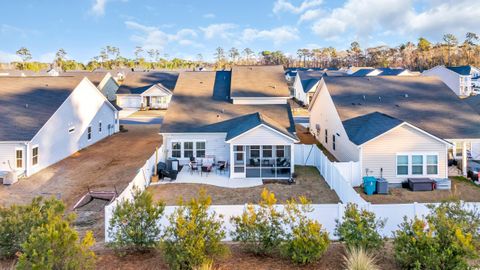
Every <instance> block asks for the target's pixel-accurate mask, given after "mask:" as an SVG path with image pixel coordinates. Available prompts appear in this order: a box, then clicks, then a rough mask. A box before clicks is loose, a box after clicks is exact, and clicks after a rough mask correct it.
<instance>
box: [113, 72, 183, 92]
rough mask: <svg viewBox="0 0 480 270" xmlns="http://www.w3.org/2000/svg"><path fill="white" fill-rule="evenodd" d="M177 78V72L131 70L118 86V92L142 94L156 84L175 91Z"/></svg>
mask: <svg viewBox="0 0 480 270" xmlns="http://www.w3.org/2000/svg"><path fill="white" fill-rule="evenodd" d="M177 79H178V73H177V72H166V71H165V72H130V73H128V74H127V75H126V77H125V79H124V80H123V83H122V85H120V88H118V91H117V94H124V95H140V94H142V93H143V92H145V91H146V90H148V89H149V88H150V87H152V86H153V85H155V84H160V85H162V87H165V88H166V89H168V90H170V91H173V89H174V88H175V84H176V82H177Z"/></svg>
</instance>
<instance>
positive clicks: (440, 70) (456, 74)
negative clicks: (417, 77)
mask: <svg viewBox="0 0 480 270" xmlns="http://www.w3.org/2000/svg"><path fill="white" fill-rule="evenodd" d="M422 75H425V76H437V77H438V78H440V80H442V81H443V82H444V83H445V84H446V85H448V87H450V89H451V90H452V91H453V92H455V94H457V96H460V97H468V96H470V95H471V94H472V93H473V87H472V85H473V84H474V81H475V79H477V78H479V77H480V70H479V69H478V68H476V67H473V66H458V67H445V66H436V67H433V68H431V69H429V70H425V71H424V72H423V73H422ZM472 79H473V80H472Z"/></svg>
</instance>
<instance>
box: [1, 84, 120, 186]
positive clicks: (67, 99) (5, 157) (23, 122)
mask: <svg viewBox="0 0 480 270" xmlns="http://www.w3.org/2000/svg"><path fill="white" fill-rule="evenodd" d="M118 127H119V124H118V111H117V110H116V109H115V107H114V106H113V105H112V104H111V103H110V102H109V101H108V100H107V99H106V98H105V97H104V96H103V95H102V93H100V91H99V90H98V89H97V88H96V87H95V85H93V84H92V83H91V82H90V81H89V80H88V79H87V78H82V77H76V76H68V77H67V76H59V77H27V78H18V77H17V78H15V77H2V78H0V172H2V173H0V175H4V176H5V175H6V173H9V172H10V173H12V172H13V174H15V175H16V176H18V177H21V176H30V175H32V174H34V173H36V172H38V171H40V170H42V169H44V168H46V167H48V166H50V165H52V164H54V163H56V162H58V161H60V160H62V159H64V158H66V157H68V156H70V155H72V154H73V153H75V152H77V151H79V150H80V149H83V148H85V147H88V146H90V145H92V144H94V143H96V142H98V141H100V140H102V139H103V138H105V137H107V136H109V135H112V134H114V133H115V132H117V131H118ZM0 177H1V176H0ZM10 180H11V179H10Z"/></svg>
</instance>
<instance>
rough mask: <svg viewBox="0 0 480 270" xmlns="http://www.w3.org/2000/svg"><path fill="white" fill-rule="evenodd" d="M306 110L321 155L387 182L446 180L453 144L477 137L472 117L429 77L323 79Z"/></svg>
mask: <svg viewBox="0 0 480 270" xmlns="http://www.w3.org/2000/svg"><path fill="white" fill-rule="evenodd" d="M309 111H310V129H311V130H310V131H311V133H312V134H313V135H314V136H315V137H316V138H317V140H318V141H319V142H320V143H321V144H322V145H323V146H324V147H325V148H326V149H327V151H329V152H330V153H331V154H332V155H334V156H335V157H336V158H337V159H338V160H339V161H356V162H360V168H361V172H360V173H361V175H362V176H365V175H371V176H375V177H383V178H385V179H387V181H389V183H392V184H399V183H401V182H402V181H405V180H406V179H407V178H415V177H422V178H423V177H428V178H447V177H448V151H455V150H454V148H452V146H453V144H455V143H457V144H460V145H463V146H465V145H466V144H468V143H471V142H474V141H477V140H479V139H480V127H479V125H478V123H479V120H480V119H479V117H478V115H476V114H475V112H474V111H473V110H472V109H471V108H470V107H469V106H468V105H467V104H465V103H464V102H462V101H461V100H460V99H458V98H457V97H456V96H455V94H454V93H453V92H452V91H451V90H450V89H449V88H448V87H447V86H446V85H445V84H444V83H442V82H441V81H440V80H438V79H436V78H434V77H424V76H413V77H397V76H381V77H368V78H367V77H324V78H322V81H321V82H320V84H319V86H318V89H317V91H316V93H315V95H314V97H313V100H312V103H311V104H310V107H309ZM453 115H455V117H452V116H453ZM460 152H461V155H460V158H461V159H462V161H463V164H466V158H467V156H466V148H465V147H464V148H463V149H461V150H460ZM453 154H454V155H455V152H454V153H453ZM463 171H464V173H465V174H466V165H465V166H464V167H463Z"/></svg>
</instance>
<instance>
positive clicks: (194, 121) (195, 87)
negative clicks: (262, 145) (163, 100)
mask: <svg viewBox="0 0 480 270" xmlns="http://www.w3.org/2000/svg"><path fill="white" fill-rule="evenodd" d="M230 80H231V72H230V71H216V72H210V71H192V72H183V73H181V74H180V76H179V78H178V81H177V85H176V86H175V91H174V92H175V94H174V95H173V96H172V100H171V102H170V104H169V107H168V110H167V113H166V115H165V118H164V120H163V124H162V126H161V127H160V132H161V133H230V136H234V135H235V134H238V133H242V131H243V130H246V129H247V130H248V129H249V128H251V127H252V126H255V125H257V124H258V123H259V122H262V123H265V124H266V125H268V126H270V127H272V128H274V129H276V130H278V131H281V132H282V133H285V132H288V133H289V134H290V136H293V137H294V138H296V137H295V136H294V135H293V134H294V132H295V126H294V122H293V117H292V114H291V110H290V106H289V105H288V104H272V105H240V104H233V103H232V102H231V100H230V98H229V96H230Z"/></svg>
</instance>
